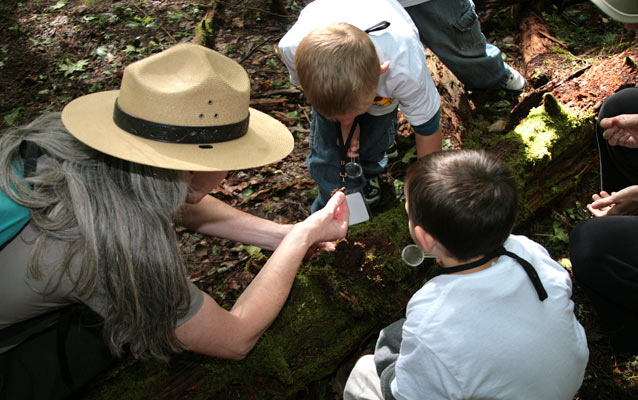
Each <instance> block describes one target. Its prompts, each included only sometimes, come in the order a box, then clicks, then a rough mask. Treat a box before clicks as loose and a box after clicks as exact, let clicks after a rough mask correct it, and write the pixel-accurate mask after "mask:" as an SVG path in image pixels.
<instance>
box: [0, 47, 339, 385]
mask: <svg viewBox="0 0 638 400" xmlns="http://www.w3.org/2000/svg"><path fill="white" fill-rule="evenodd" d="M249 90H250V84H249V81H248V77H247V75H246V73H245V71H244V70H243V68H241V66H239V65H238V64H236V63H234V62H233V61H231V60H230V59H228V58H226V57H224V56H222V55H220V54H218V53H216V52H214V51H212V50H209V49H206V48H204V47H201V46H196V45H191V44H184V45H178V46H175V47H173V48H171V49H168V50H166V51H164V52H162V53H158V54H156V55H154V56H151V57H149V58H147V59H144V60H141V61H138V62H137V63H134V64H132V65H130V66H129V67H127V69H126V70H125V74H124V77H123V81H122V85H121V88H120V90H119V91H109V92H100V93H94V94H91V95H88V96H84V97H81V98H79V99H76V100H74V101H73V102H71V103H70V104H69V105H67V106H66V107H65V109H64V111H63V112H62V114H59V113H52V114H48V115H44V116H42V117H39V118H38V119H36V120H35V121H34V122H32V123H31V124H29V125H27V126H25V127H21V128H17V129H12V130H10V131H7V132H5V133H4V134H3V135H2V136H1V137H0V170H1V171H2V172H1V173H0V189H1V192H2V193H0V217H1V218H0V228H1V231H2V232H0V238H1V239H2V240H4V241H5V243H4V244H3V245H2V247H1V248H0V265H2V268H1V269H0V302H1V303H2V308H1V309H0V378H2V379H1V380H0V398H1V397H2V395H4V396H7V397H11V396H12V395H14V394H16V393H18V394H20V398H39V397H44V398H55V397H64V396H67V395H69V394H70V393H72V392H73V391H74V390H75V389H76V388H77V387H79V386H81V385H82V384H83V383H85V382H87V381H88V380H89V379H90V378H91V376H92V375H93V374H94V373H95V371H92V369H94V368H91V367H95V365H98V364H99V365H104V364H105V363H106V362H108V361H109V360H110V355H109V354H108V352H102V353H101V352H100V351H97V350H96V351H89V352H86V353H89V354H81V355H79V356H78V354H77V351H65V354H58V353H56V352H57V350H56V347H57V348H58V349H59V348H60V346H59V345H60V342H62V348H63V349H64V343H67V344H68V343H72V345H73V346H80V343H85V342H86V343H89V342H91V343H94V344H95V345H96V346H97V345H98V344H97V343H96V342H99V340H97V339H96V337H97V336H96V335H93V336H94V337H91V334H89V335H84V334H82V335H84V336H81V337H80V336H78V337H75V336H72V335H74V334H75V333H74V331H73V330H69V329H66V330H61V329H59V328H55V327H54V328H51V326H52V325H53V326H58V327H59V326H60V325H63V324H62V323H61V322H62V321H63V320H68V319H69V318H67V317H66V314H65V312H61V311H62V310H66V309H68V307H69V306H70V305H72V304H77V303H80V304H84V305H85V306H88V308H89V309H91V310H92V311H94V312H95V313H97V314H98V315H99V316H100V317H101V319H102V320H103V322H102V325H101V329H99V330H98V336H100V337H101V338H102V339H103V340H104V342H105V343H106V345H107V346H108V349H109V350H110V353H112V354H114V355H116V356H117V355H121V354H122V353H123V352H124V351H130V352H131V353H132V354H133V355H134V356H136V357H141V356H153V357H156V358H160V359H166V358H167V357H168V356H170V354H172V353H174V352H177V351H180V350H183V349H189V350H192V351H195V352H199V353H203V354H208V355H212V356H217V357H224V358H231V359H241V358H243V357H245V356H246V354H247V353H248V352H249V351H250V349H251V348H252V347H253V346H254V345H255V343H256V342H257V339H258V338H259V336H260V335H261V334H262V333H263V332H264V331H265V330H266V329H267V327H268V326H269V325H270V323H271V322H272V321H273V320H274V318H275V317H276V315H277V314H278V313H279V311H280V309H281V307H282V306H283V304H284V302H285V300H286V298H287V296H288V293H289V291H290V288H291V286H292V283H293V281H294V277H295V275H296V272H297V270H298V268H299V265H300V263H301V261H302V259H303V257H304V255H305V254H306V252H307V251H308V249H309V248H310V247H311V246H313V245H316V244H317V245H319V246H320V247H323V248H326V249H330V248H331V247H332V245H331V243H328V242H326V241H330V240H335V239H338V238H341V237H343V236H345V234H346V231H347V224H348V222H347V221H348V208H347V203H346V202H345V201H344V196H343V194H341V193H338V194H336V195H335V196H334V197H333V198H332V199H331V201H330V202H329V203H328V205H327V206H326V207H325V208H324V210H322V211H321V212H318V213H315V214H313V215H312V216H310V217H309V218H308V219H306V220H305V221H303V222H300V223H298V224H295V225H281V224H277V223H274V222H272V221H267V220H264V219H261V218H258V217H255V216H252V215H249V214H247V213H244V212H241V211H239V210H236V209H234V208H232V207H231V206H229V205H226V204H225V203H223V202H221V201H219V200H217V199H215V198H214V197H212V196H208V195H207V194H208V193H209V192H210V191H211V190H212V189H213V188H215V187H216V186H217V185H218V184H219V183H220V182H221V181H222V180H223V179H224V177H225V175H226V171H228V170H235V169H245V168H251V167H256V166H260V165H264V164H267V163H270V162H274V161H277V160H280V159H282V158H283V157H285V156H286V155H287V154H288V153H289V152H290V151H291V150H292V145H293V142H292V136H291V135H290V133H289V132H288V130H287V129H286V128H285V127H284V126H283V125H282V124H280V123H279V122H277V121H275V120H274V119H272V118H271V117H269V116H267V115H265V114H263V113H260V112H259V111H256V110H253V109H249V107H248V102H249ZM175 223H179V224H181V225H183V226H185V227H188V228H190V229H193V230H197V231H199V232H202V233H206V234H210V235H215V236H221V237H225V238H228V239H232V240H239V241H243V242H246V243H250V244H253V245H257V246H260V247H262V248H265V249H270V250H274V253H273V254H272V256H271V257H270V259H269V260H268V262H267V263H266V265H265V266H264V268H263V269H262V270H261V271H260V272H259V274H258V275H257V276H256V277H255V279H254V280H253V282H252V283H251V284H250V285H249V286H248V288H247V289H246V290H245V291H244V293H243V294H242V295H241V296H240V297H239V299H238V300H237V302H236V303H235V305H234V306H233V308H232V309H231V310H230V311H227V310H225V309H223V308H222V307H220V306H219V305H218V304H217V303H216V302H215V301H214V300H213V299H212V298H211V297H209V296H208V295H206V294H204V293H203V292H201V291H200V290H198V289H197V288H196V287H195V286H194V285H193V284H192V283H190V282H188V281H187V279H186V277H185V271H184V265H183V261H182V258H181V255H180V250H179V247H178V240H177V237H176V234H175V225H174V224H175ZM60 315H62V317H60ZM70 320H71V321H72V322H71V323H70V326H71V327H74V326H75V325H74V324H75V323H76V322H77V321H76V320H77V318H75V319H74V318H73V317H71V318H70ZM56 321H58V323H57V325H56ZM66 325H67V328H68V326H69V324H66ZM77 325H79V326H80V327H82V326H84V327H86V325H87V324H86V323H83V320H80V323H78V324H77ZM56 344H57V345H58V346H56ZM87 346H88V345H87ZM94 348H96V347H94ZM21 349H26V350H24V351H22V350H21ZM49 355H51V357H49ZM58 356H59V357H58ZM33 358H35V361H33V360H32V359H33ZM46 358H51V359H53V360H54V361H52V362H51V364H50V365H49V367H50V368H54V371H49V372H48V373H47V374H45V375H46V376H38V372H37V371H36V369H37V368H42V366H41V364H44V360H45V359H46ZM58 358H60V359H59V360H58ZM30 359H31V361H33V362H31V361H30ZM16 368H17V369H16ZM45 368H47V367H45Z"/></svg>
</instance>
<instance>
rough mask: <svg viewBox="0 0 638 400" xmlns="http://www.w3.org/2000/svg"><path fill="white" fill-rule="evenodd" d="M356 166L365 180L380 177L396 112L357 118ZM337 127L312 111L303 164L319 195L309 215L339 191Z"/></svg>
mask: <svg viewBox="0 0 638 400" xmlns="http://www.w3.org/2000/svg"><path fill="white" fill-rule="evenodd" d="M359 124H360V131H361V136H360V148H359V163H360V164H361V166H362V168H363V175H364V179H366V180H367V179H372V178H375V177H376V176H377V175H379V174H380V173H381V172H382V171H383V169H384V168H385V165H386V163H387V159H386V154H385V151H386V149H387V148H388V146H390V145H391V144H392V142H393V141H394V137H395V135H396V132H397V126H398V121H397V110H396V109H395V110H394V111H393V112H391V113H389V114H385V115H381V116H373V115H370V114H367V113H366V114H363V115H362V116H361V117H360V118H359ZM337 126H338V125H337V123H336V122H334V121H330V120H328V119H327V118H326V117H324V116H323V115H321V114H320V113H319V112H318V111H317V110H315V108H314V107H313V108H312V122H311V123H310V154H308V158H307V159H306V162H307V164H308V170H309V171H310V175H311V176H312V178H313V179H314V180H315V182H317V185H318V186H319V194H318V195H317V198H316V199H315V201H314V202H313V203H312V208H311V209H310V211H311V212H313V213H314V212H315V211H317V210H320V209H322V208H323V206H325V205H326V203H327V202H328V200H329V199H330V195H331V194H332V191H333V190H335V189H338V188H340V187H342V186H343V185H342V182H341V176H340V175H339V172H340V168H339V165H340V162H341V153H340V151H339V146H338V144H337Z"/></svg>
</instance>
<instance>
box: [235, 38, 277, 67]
mask: <svg viewBox="0 0 638 400" xmlns="http://www.w3.org/2000/svg"><path fill="white" fill-rule="evenodd" d="M271 39H272V38H271V37H267V38H266V39H264V40H263V41H262V42H261V43H259V44H258V45H255V46H253V48H252V49H250V50H248V53H246V55H245V56H243V57H242V58H241V60H239V61H238V62H239V63H240V64H241V63H243V62H244V61H246V60H247V59H248V57H250V56H252V55H253V53H254V52H255V51H257V49H258V48H260V47H261V46H263V45H265V44H266V43H268V42H269V41H270V40H271Z"/></svg>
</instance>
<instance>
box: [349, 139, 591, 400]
mask: <svg viewBox="0 0 638 400" xmlns="http://www.w3.org/2000/svg"><path fill="white" fill-rule="evenodd" d="M406 197H407V200H406V210H407V212H408V216H409V220H410V222H409V225H410V233H411V235H412V238H413V239H414V241H415V243H416V244H417V245H418V246H419V247H420V248H421V249H422V250H423V251H425V252H427V253H429V254H431V255H433V256H435V257H436V261H437V263H438V264H439V265H440V267H441V268H440V269H439V270H438V271H437V273H435V274H434V275H435V276H434V277H432V278H431V279H430V280H428V281H427V282H426V284H425V285H424V286H423V287H422V288H421V289H419V290H418V291H417V292H416V293H415V294H414V296H413V297H412V298H411V299H410V301H409V303H408V306H407V311H406V319H404V320H400V321H397V322H395V323H394V324H392V325H390V326H389V327H387V328H385V329H384V330H382V331H381V334H380V335H379V340H378V341H377V348H376V350H375V354H374V356H372V355H368V356H364V357H362V358H361V359H359V361H358V362H357V364H356V365H355V367H354V369H353V371H352V372H351V374H350V377H349V378H348V382H347V384H346V388H345V392H344V399H361V398H366V399H369V398H386V399H387V398H397V399H424V398H427V399H469V398H489V399H572V398H573V397H574V394H575V393H576V391H577V390H578V388H579V387H580V385H581V383H582V380H583V376H584V372H585V367H586V364H587V359H588V355H589V351H588V349H587V341H586V338H585V332H584V330H583V327H582V326H581V325H580V324H579V323H578V321H577V320H576V318H575V316H574V313H573V308H574V303H573V302H572V301H571V299H570V296H571V280H570V278H569V274H568V273H567V271H565V269H564V268H562V267H561V266H560V265H559V264H558V263H556V262H555V261H554V260H552V259H551V258H550V256H549V255H548V253H547V251H546V250H545V249H544V248H543V247H542V246H540V245H539V244H537V243H535V242H533V241H531V240H530V239H528V238H526V237H524V236H515V235H512V234H511V230H512V227H513V226H514V221H515V217H516V207H517V190H516V183H515V180H514V177H513V175H512V173H511V171H510V169H509V168H508V167H507V165H506V164H504V163H503V162H501V161H499V160H498V159H495V158H493V157H491V156H489V155H488V154H487V153H485V152H479V151H472V150H459V151H447V152H438V153H433V154H430V155H427V156H425V157H423V158H422V159H420V160H419V161H417V162H416V163H415V164H413V165H412V166H411V167H410V169H409V171H408V175H407V179H406Z"/></svg>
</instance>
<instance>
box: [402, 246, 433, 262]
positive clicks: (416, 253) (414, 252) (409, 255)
mask: <svg viewBox="0 0 638 400" xmlns="http://www.w3.org/2000/svg"><path fill="white" fill-rule="evenodd" d="M401 258H402V259H403V262H404V263H406V264H408V265H409V266H411V267H418V266H419V265H421V263H423V260H424V259H426V258H434V256H431V255H429V254H427V253H424V252H423V250H421V249H420V248H419V246H417V245H416V244H409V245H407V246H405V247H404V248H403V251H401Z"/></svg>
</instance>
